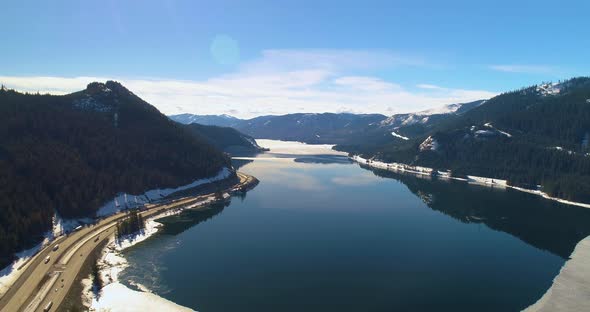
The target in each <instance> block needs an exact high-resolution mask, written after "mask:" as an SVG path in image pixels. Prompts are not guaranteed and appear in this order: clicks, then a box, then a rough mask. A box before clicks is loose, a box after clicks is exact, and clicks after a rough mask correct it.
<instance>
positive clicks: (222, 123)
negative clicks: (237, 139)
mask: <svg viewBox="0 0 590 312" xmlns="http://www.w3.org/2000/svg"><path fill="white" fill-rule="evenodd" d="M170 118H171V119H172V120H174V121H176V122H179V123H182V124H187V125H188V124H192V123H197V124H201V125H205V126H219V127H232V128H237V127H238V126H239V124H240V123H241V122H242V120H241V119H238V118H236V117H232V116H230V115H193V114H179V115H174V116H170Z"/></svg>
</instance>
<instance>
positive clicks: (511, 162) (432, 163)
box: [338, 77, 590, 203]
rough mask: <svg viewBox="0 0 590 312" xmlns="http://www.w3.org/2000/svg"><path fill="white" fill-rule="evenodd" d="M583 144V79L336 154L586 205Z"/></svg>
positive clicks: (588, 166) (586, 120)
mask: <svg viewBox="0 0 590 312" xmlns="http://www.w3.org/2000/svg"><path fill="white" fill-rule="evenodd" d="M405 130H406V129H404V128H403V127H402V128H400V129H398V131H399V132H400V133H402V134H404V133H407V132H404V131H405ZM589 138H590V78H585V77H582V78H574V79H570V80H566V81H562V82H559V83H553V84H552V83H544V84H540V85H535V86H531V87H527V88H523V89H520V90H516V91H512V92H507V93H504V94H501V95H498V96H496V97H494V98H492V99H490V100H488V101H487V102H485V103H484V104H482V105H481V106H479V107H476V108H474V109H472V110H469V111H468V112H466V113H465V114H463V115H458V116H449V117H448V118H445V119H442V120H440V121H439V122H438V123H437V124H436V125H435V126H434V127H432V129H428V130H425V131H424V132H423V133H421V134H420V135H417V136H416V137H414V138H412V139H410V140H408V141H402V140H394V141H393V142H389V143H387V144H381V145H370V144H364V145H363V144H356V145H348V146H347V145H341V146H339V147H338V148H339V149H341V150H345V151H348V152H351V153H354V154H361V155H363V156H365V157H369V158H371V157H374V158H376V159H380V160H383V161H387V162H403V163H408V164H414V165H422V166H427V167H433V168H439V169H451V170H452V172H453V174H454V175H457V176H462V175H466V174H470V175H479V176H487V177H493V178H498V179H507V180H508V182H509V183H510V184H512V185H517V186H523V187H527V188H533V189H535V188H536V187H537V185H541V186H542V190H543V191H545V192H547V193H548V194H550V195H552V196H556V197H560V198H564V199H568V200H573V201H582V202H586V203H590V154H589V153H590V148H589V145H588V143H589ZM427 140H428V141H429V142H432V141H434V142H435V143H436V144H435V146H434V147H433V146H432V145H431V144H430V145H429V144H425V142H426V143H428V142H427Z"/></svg>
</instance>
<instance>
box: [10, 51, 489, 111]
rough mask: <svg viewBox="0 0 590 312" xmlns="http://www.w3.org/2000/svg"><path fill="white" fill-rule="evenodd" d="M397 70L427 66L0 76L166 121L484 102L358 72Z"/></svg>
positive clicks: (367, 56) (355, 58)
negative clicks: (198, 75)
mask: <svg viewBox="0 0 590 312" xmlns="http://www.w3.org/2000/svg"><path fill="white" fill-rule="evenodd" d="M402 66H429V65H428V64H427V62H426V61H424V60H422V59H420V58H416V57H405V56H401V55H397V54H393V53H389V52H384V51H347V50H267V51H263V52H262V55H261V57H259V58H257V59H254V60H251V61H249V62H245V63H243V64H241V65H240V66H239V69H238V70H237V71H235V72H233V73H229V74H226V75H220V76H216V77H212V78H210V79H206V80H198V81H191V80H174V79H138V78H126V77H72V78H68V77H8V76H5V77H0V83H4V84H6V85H7V86H9V87H12V88H15V89H18V90H23V91H30V92H36V91H39V92H48V93H53V94H64V93H69V92H74V91H78V90H81V89H83V88H84V87H85V86H86V84H88V83H89V82H92V81H105V80H108V79H113V80H118V81H120V82H121V83H123V84H124V85H125V86H126V87H127V88H129V89H130V90H131V91H133V92H134V93H135V94H137V95H139V96H140V97H142V98H143V99H145V100H146V101H148V102H149V103H151V104H153V105H154V106H156V107H157V108H158V109H160V110H161V111H162V112H163V113H165V114H176V113H185V112H188V113H195V114H223V113H226V114H231V115H236V116H238V117H252V116H256V115H260V114H286V113H293V112H343V111H346V112H354V113H383V114H392V113H403V112H413V111H421V110H425V109H430V108H434V107H438V106H441V105H444V104H450V103H457V102H467V101H472V100H478V99H485V98H489V97H492V96H494V95H495V93H494V92H490V91H486V90H463V89H453V88H445V87H439V86H432V85H428V84H422V85H420V86H422V88H420V87H419V88H420V89H423V90H417V91H410V90H408V89H406V88H404V87H403V86H402V85H399V84H397V83H395V82H392V81H386V80H384V79H381V78H379V77H375V76H372V75H366V74H364V75H363V74H361V75H359V74H358V73H370V72H371V71H372V70H373V69H381V68H388V67H393V68H395V67H402Z"/></svg>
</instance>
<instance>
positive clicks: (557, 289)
mask: <svg viewBox="0 0 590 312" xmlns="http://www.w3.org/2000/svg"><path fill="white" fill-rule="evenodd" d="M350 158H351V159H352V161H354V162H357V163H359V164H361V165H366V166H368V167H371V168H377V169H382V170H388V171H393V172H398V173H409V174H413V175H417V176H422V177H430V176H432V174H433V171H434V170H433V169H432V168H428V167H419V166H408V165H405V164H398V163H384V162H379V161H371V160H368V159H364V158H362V157H360V156H356V155H355V156H352V157H350ZM437 173H438V174H439V178H442V179H447V180H458V181H464V182H467V183H469V184H477V185H483V186H488V187H501V188H511V189H514V190H517V191H520V192H524V193H529V194H533V195H537V196H540V197H543V198H545V199H548V200H553V201H556V202H559V203H563V204H567V205H572V206H577V207H582V208H590V204H585V203H580V202H572V201H569V200H565V199H561V198H556V197H551V196H549V195H548V194H546V193H544V192H542V191H540V190H530V189H526V188H521V187H517V186H512V185H509V184H508V183H507V181H506V180H499V179H492V178H487V177H477V176H467V179H464V178H457V177H452V176H450V172H448V171H447V172H444V171H443V172H441V171H439V172H437ZM440 173H443V174H442V175H440ZM445 173H447V174H445ZM523 311H525V312H554V311H590V236H588V237H586V238H584V239H582V240H581V241H580V242H578V244H577V245H576V248H575V249H574V251H573V252H572V253H571V255H570V259H569V260H567V261H566V262H565V263H564V265H563V267H562V268H561V270H560V271H559V273H558V274H557V276H555V278H554V279H553V283H552V284H551V286H550V287H549V289H547V291H546V292H545V293H544V294H543V295H542V296H541V298H539V299H538V300H537V301H536V302H535V303H533V304H531V305H530V306H528V307H527V308H525V309H524V310H523Z"/></svg>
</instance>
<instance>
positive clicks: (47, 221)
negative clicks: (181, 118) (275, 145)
mask: <svg viewBox="0 0 590 312" xmlns="http://www.w3.org/2000/svg"><path fill="white" fill-rule="evenodd" d="M210 137H211V136H208V135H203V136H197V135H195V132H194V131H193V132H190V131H188V129H186V128H185V127H183V126H181V125H179V124H177V123H175V122H172V121H171V120H169V119H168V118H167V117H166V116H164V115H163V114H161V113H160V112H159V111H158V110H157V109H156V108H155V107H153V106H151V105H150V104H148V103H147V102H145V101H143V100H142V99H140V98H139V97H137V96H136V95H135V94H133V93H132V92H130V91H129V90H127V89H126V88H125V87H123V86H122V85H121V84H119V83H117V82H114V81H108V82H106V83H91V84H89V85H88V87H87V88H86V89H85V90H82V91H79V92H75V93H72V94H68V95H63V96H52V95H39V94H23V93H19V92H16V91H13V90H7V89H5V88H2V89H0V211H1V213H0V255H1V256H0V267H2V266H3V265H4V264H6V263H7V262H8V261H10V259H11V257H12V255H13V253H14V252H15V251H16V250H17V249H19V248H23V247H27V246H30V245H32V244H35V243H37V242H38V241H39V240H40V238H41V236H42V235H43V233H45V232H46V231H48V230H49V229H51V226H52V218H53V216H54V214H55V213H58V214H59V215H60V216H62V217H80V216H92V215H93V214H94V212H95V211H96V210H97V209H98V208H99V207H100V206H102V205H103V204H105V202H106V201H108V200H110V199H112V198H113V197H114V196H115V195H116V194H117V193H119V192H126V193H131V194H141V193H143V192H144V191H146V190H148V189H154V188H161V187H177V186H180V185H184V184H188V183H190V182H192V181H194V180H196V179H199V178H205V177H211V176H214V175H216V174H217V173H218V172H219V171H220V170H221V168H222V167H229V166H231V165H230V161H229V159H228V158H227V157H226V156H225V155H224V154H223V153H222V152H221V151H220V150H219V149H218V148H216V147H215V146H214V144H212V142H211V140H210Z"/></svg>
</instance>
